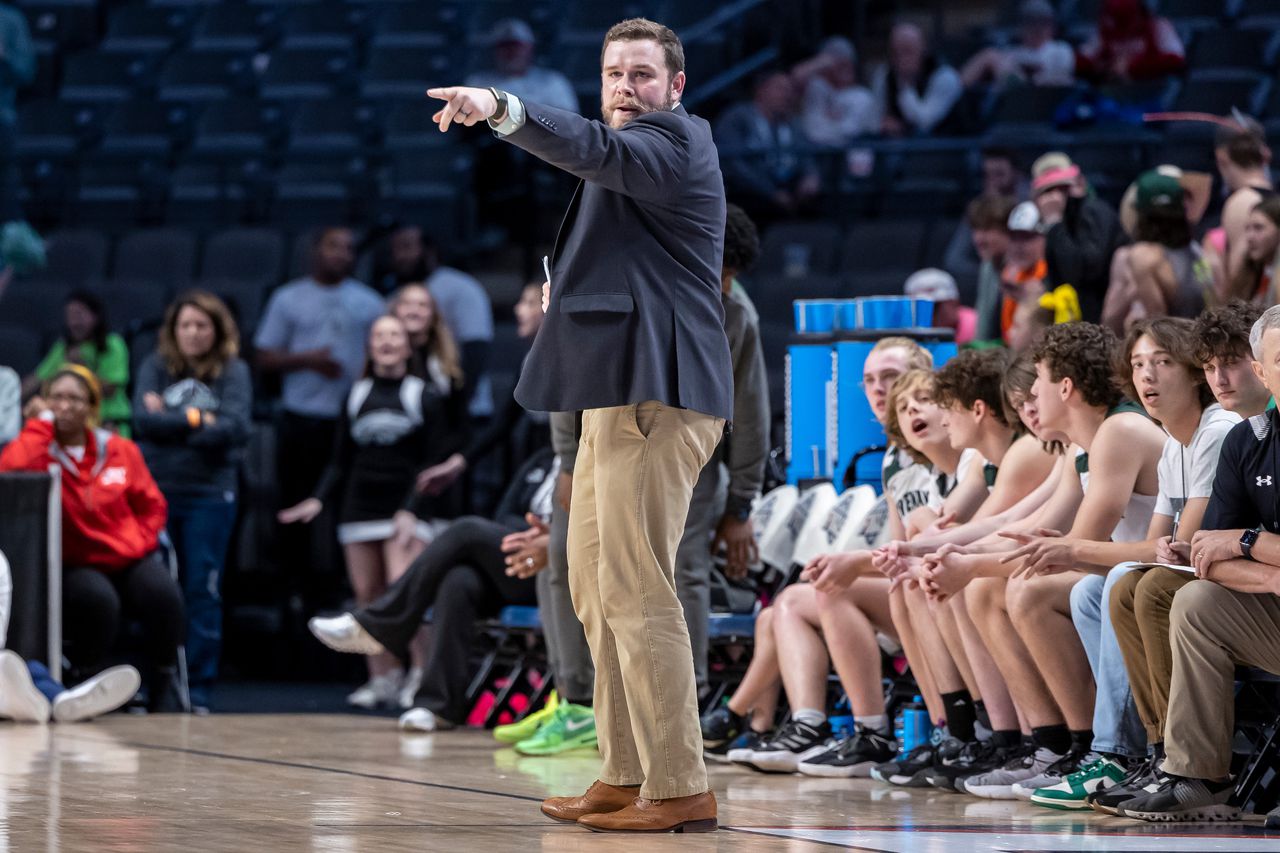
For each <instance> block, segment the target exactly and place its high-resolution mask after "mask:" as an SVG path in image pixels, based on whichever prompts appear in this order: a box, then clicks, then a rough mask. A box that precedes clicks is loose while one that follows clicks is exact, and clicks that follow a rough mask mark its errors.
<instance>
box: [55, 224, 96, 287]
mask: <svg viewBox="0 0 1280 853" xmlns="http://www.w3.org/2000/svg"><path fill="white" fill-rule="evenodd" d="M45 251H46V254H47V257H48V265H47V266H46V267H45V268H44V271H43V272H42V273H41V274H40V275H41V278H47V279H54V280H56V281H60V282H62V283H63V284H67V285H72V286H76V285H81V284H84V283H85V282H87V281H89V280H90V279H98V278H102V277H103V276H104V275H105V274H106V271H107V238H106V237H104V236H103V235H102V233H101V232H100V231H96V230H78V229H66V230H60V231H54V232H53V233H52V234H50V235H48V237H47V238H46V240H45Z"/></svg>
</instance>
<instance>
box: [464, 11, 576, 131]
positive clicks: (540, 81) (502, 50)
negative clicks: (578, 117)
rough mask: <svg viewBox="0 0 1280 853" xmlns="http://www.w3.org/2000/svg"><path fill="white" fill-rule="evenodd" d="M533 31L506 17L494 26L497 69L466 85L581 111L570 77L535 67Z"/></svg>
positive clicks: (469, 79)
mask: <svg viewBox="0 0 1280 853" xmlns="http://www.w3.org/2000/svg"><path fill="white" fill-rule="evenodd" d="M535 43H536V40H535V39H534V37H533V29H532V28H531V27H530V26H529V25H528V24H526V23H525V22H524V21H522V20H520V19H519V18H504V19H503V20H501V21H498V22H497V23H496V24H494V25H493V30H492V31H490V33H489V44H490V45H492V46H493V67H492V68H486V69H484V70H483V71H476V72H473V73H472V74H470V75H468V76H467V80H466V83H465V84H463V85H466V86H480V87H482V88H490V87H492V88H494V89H497V90H499V91H502V92H511V93H512V94H514V95H517V96H518V97H520V98H521V99H522V100H526V101H532V102H533V103H536V104H545V105H547V106H549V107H555V108H557V109H561V110H569V111H570V112H575V113H576V112H577V111H578V96H577V94H576V93H575V92H574V91H573V84H572V83H570V82H569V78H568V77H565V76H564V75H563V74H561V73H560V72H559V71H553V70H551V69H550V68H542V67H541V66H538V65H534V56H533V54H534V50H533V49H534V45H535Z"/></svg>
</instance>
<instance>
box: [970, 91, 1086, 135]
mask: <svg viewBox="0 0 1280 853" xmlns="http://www.w3.org/2000/svg"><path fill="white" fill-rule="evenodd" d="M1073 91H1074V89H1073V87H1071V86H1016V87H1013V88H1010V89H1009V90H1008V91H1007V92H1005V93H1004V94H1003V95H1002V96H1001V98H1000V101H999V103H998V104H997V105H996V107H995V109H994V110H993V111H992V113H991V116H990V119H989V120H990V122H991V123H992V124H996V125H1004V126H1007V125H1022V124H1040V125H1052V124H1053V118H1054V114H1055V113H1056V112H1057V110H1058V107H1059V106H1060V105H1061V104H1062V102H1063V101H1065V100H1066V99H1067V98H1068V97H1069V96H1070V95H1071V93H1072V92H1073Z"/></svg>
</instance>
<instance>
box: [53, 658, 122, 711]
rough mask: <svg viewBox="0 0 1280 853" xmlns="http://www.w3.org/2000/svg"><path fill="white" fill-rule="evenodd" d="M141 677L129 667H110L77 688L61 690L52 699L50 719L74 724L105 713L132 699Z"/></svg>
mask: <svg viewBox="0 0 1280 853" xmlns="http://www.w3.org/2000/svg"><path fill="white" fill-rule="evenodd" d="M141 686H142V676H141V675H139V674H138V671H137V670H136V669H134V668H133V667H131V666H113V667H111V668H110V669H104V670H103V671H102V672H100V673H98V674H97V675H95V676H94V677H93V678H90V679H89V680H88V681H86V682H84V683H83V684H81V685H80V686H78V687H74V688H72V689H71V690H64V691H62V692H61V693H59V694H58V695H57V696H56V697H55V698H54V700H53V719H54V720H55V721H57V722H59V723H77V722H80V721H81V720H92V719H93V718H94V717H101V716H102V715H103V714H109V713H111V712H112V711H114V710H115V709H116V708H119V707H120V706H121V705H123V704H124V703H126V702H128V701H129V700H130V699H132V698H133V696H134V694H135V693H137V692H138V688H139V687H141Z"/></svg>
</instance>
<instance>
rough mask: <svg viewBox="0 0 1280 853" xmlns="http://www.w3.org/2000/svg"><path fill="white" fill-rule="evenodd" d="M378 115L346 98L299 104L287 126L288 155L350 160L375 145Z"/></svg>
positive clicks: (365, 104)
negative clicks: (352, 156)
mask: <svg viewBox="0 0 1280 853" xmlns="http://www.w3.org/2000/svg"><path fill="white" fill-rule="evenodd" d="M378 129H379V123H378V112H377V110H376V109H375V108H374V107H373V106H372V105H371V104H367V103H364V102H362V101H357V100H354V99H350V98H335V99H333V100H329V101H310V102H307V103H304V104H302V105H301V106H300V107H299V108H298V111H297V112H296V113H295V114H294V116H293V120H292V121H291V122H290V123H289V143H288V150H289V153H290V154H291V155H295V156H296V155H303V156H306V155H323V156H326V157H333V156H335V155H346V156H351V155H354V154H357V153H359V152H360V151H361V150H363V149H364V148H365V146H366V145H371V144H372V143H374V142H375V141H376V138H377V132H378Z"/></svg>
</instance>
